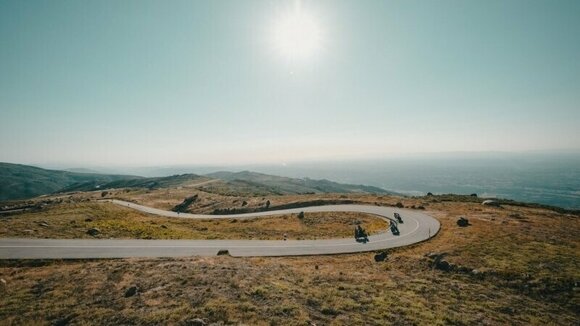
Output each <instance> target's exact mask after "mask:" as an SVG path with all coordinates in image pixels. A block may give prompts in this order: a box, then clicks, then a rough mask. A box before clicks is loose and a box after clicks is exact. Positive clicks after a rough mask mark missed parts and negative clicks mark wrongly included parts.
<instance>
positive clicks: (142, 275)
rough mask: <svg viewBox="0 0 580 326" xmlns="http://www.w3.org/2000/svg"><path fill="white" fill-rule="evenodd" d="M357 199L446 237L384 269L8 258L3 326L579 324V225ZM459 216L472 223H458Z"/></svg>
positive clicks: (1, 274)
mask: <svg viewBox="0 0 580 326" xmlns="http://www.w3.org/2000/svg"><path fill="white" fill-rule="evenodd" d="M340 196H341V195H327V196H317V198H340ZM304 198H308V197H307V196H287V198H282V197H272V198H270V200H271V201H272V203H273V204H274V203H280V202H294V201H296V200H301V199H304ZM349 198H350V199H355V200H357V201H360V202H367V203H375V202H377V203H379V204H394V203H396V202H397V201H401V202H403V204H404V205H405V206H412V205H416V206H418V205H422V206H425V207H426V208H427V210H426V213H428V214H431V215H433V216H435V217H437V218H438V219H439V220H440V222H441V224H442V229H441V232H440V233H439V234H438V235H437V236H436V237H435V238H434V239H432V240H430V241H427V242H425V243H422V244H418V245H414V246H411V247H406V248H399V249H396V250H391V251H389V255H388V256H389V257H388V259H387V260H386V261H385V262H381V263H376V262H375V261H374V259H373V254H372V253H366V254H353V255H338V256H316V257H287V258H231V257H224V256H221V257H204V258H201V257H193V258H183V259H125V260H96V261H64V262H59V261H54V262H47V263H38V262H6V261H4V262H0V278H2V279H4V280H6V281H7V286H6V288H5V289H3V290H0V291H4V292H3V293H2V294H1V295H0V321H1V322H0V324H2V323H4V324H30V323H34V322H38V324H51V323H55V322H57V321H59V320H64V319H67V318H70V321H71V323H74V324H81V325H82V324H95V323H96V324H142V325H155V324H167V325H181V324H186V321H187V320H188V319H189V318H202V319H204V320H205V321H206V322H208V323H218V324H248V325H308V324H316V325H385V324H395V325H543V324H547V325H577V324H578V322H579V315H578V311H580V294H579V293H580V292H579V290H578V280H580V251H579V250H578V246H579V245H580V238H579V237H578V234H580V220H579V219H578V217H576V216H572V215H565V214H559V213H555V212H551V211H547V210H544V209H532V208H523V207H515V206H505V207H504V208H490V207H483V206H481V205H479V204H476V203H469V202H461V203H460V202H437V201H435V200H431V199H429V198H404V199H401V198H393V197H376V196H369V195H360V196H349ZM260 200H261V198H260ZM91 205H94V204H91ZM224 206H225V204H224ZM124 214H127V213H126V212H124ZM307 216H308V215H307ZM459 216H465V217H467V218H468V219H469V221H470V223H471V225H470V226H469V227H466V228H460V227H458V226H457V225H456V220H457V218H458V217H459ZM2 223H4V222H2ZM233 224H234V225H240V224H241V223H240V222H238V223H233ZM224 227H225V226H224ZM430 252H439V253H446V254H447V255H446V256H445V259H446V260H448V261H449V262H451V263H453V264H457V265H461V266H464V267H465V268H466V270H468V272H444V271H440V270H437V269H435V268H434V267H433V266H432V264H431V260H430V259H428V258H426V257H425V255H426V254H427V253H430ZM38 264H39V265H40V266H36V265H38ZM472 269H476V270H478V271H481V272H482V273H477V274H476V273H472V272H471V271H470V270H472ZM132 285H136V286H138V287H139V292H138V295H136V296H133V297H130V298H125V297H124V293H125V290H126V289H127V288H128V287H129V286H132Z"/></svg>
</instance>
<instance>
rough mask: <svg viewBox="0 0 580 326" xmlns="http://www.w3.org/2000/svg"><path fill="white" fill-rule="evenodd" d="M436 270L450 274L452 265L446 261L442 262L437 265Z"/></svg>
mask: <svg viewBox="0 0 580 326" xmlns="http://www.w3.org/2000/svg"><path fill="white" fill-rule="evenodd" d="M435 268H437V269H438V270H442V271H444V272H449V271H450V270H451V264H449V262H448V261H446V260H440V261H438V262H437V263H436V264H435Z"/></svg>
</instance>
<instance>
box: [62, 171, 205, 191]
mask: <svg viewBox="0 0 580 326" xmlns="http://www.w3.org/2000/svg"><path fill="white" fill-rule="evenodd" d="M204 181H208V178H204V177H202V176H199V175H196V174H181V175H172V176H168V177H157V178H143V177H135V178H132V179H120V180H114V181H111V182H107V183H100V184H99V183H98V182H97V181H93V180H91V181H87V182H84V183H79V184H74V185H71V186H69V187H66V188H63V189H61V190H60V191H61V192H69V191H91V190H95V188H97V186H98V188H99V189H120V188H147V189H158V188H177V187H186V186H188V185H191V184H196V183H200V182H204Z"/></svg>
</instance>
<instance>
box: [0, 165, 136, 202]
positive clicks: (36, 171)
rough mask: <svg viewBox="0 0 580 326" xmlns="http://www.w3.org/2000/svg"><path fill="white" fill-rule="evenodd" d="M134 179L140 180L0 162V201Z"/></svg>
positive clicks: (131, 177) (133, 177) (124, 176)
mask: <svg viewBox="0 0 580 326" xmlns="http://www.w3.org/2000/svg"><path fill="white" fill-rule="evenodd" d="M138 178H140V177H136V176H127V175H108V174H96V173H78V172H68V171H58V170H47V169H42V168H38V167H34V166H29V165H22V164H12V163H1V162H0V201H3V200H13V199H26V198H32V197H36V196H40V195H46V194H51V193H54V192H57V191H59V190H61V189H63V188H65V187H70V186H71V185H74V184H83V183H88V182H91V183H94V184H98V183H108V182H111V181H118V180H127V179H138Z"/></svg>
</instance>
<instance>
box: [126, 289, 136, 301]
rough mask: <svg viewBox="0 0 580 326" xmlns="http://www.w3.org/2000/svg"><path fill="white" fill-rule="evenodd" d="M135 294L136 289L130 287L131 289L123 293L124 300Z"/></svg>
mask: <svg viewBox="0 0 580 326" xmlns="http://www.w3.org/2000/svg"><path fill="white" fill-rule="evenodd" d="M135 294H137V287H136V286H132V287H130V288H128V289H127V291H125V298H129V297H132V296H134V295H135Z"/></svg>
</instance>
